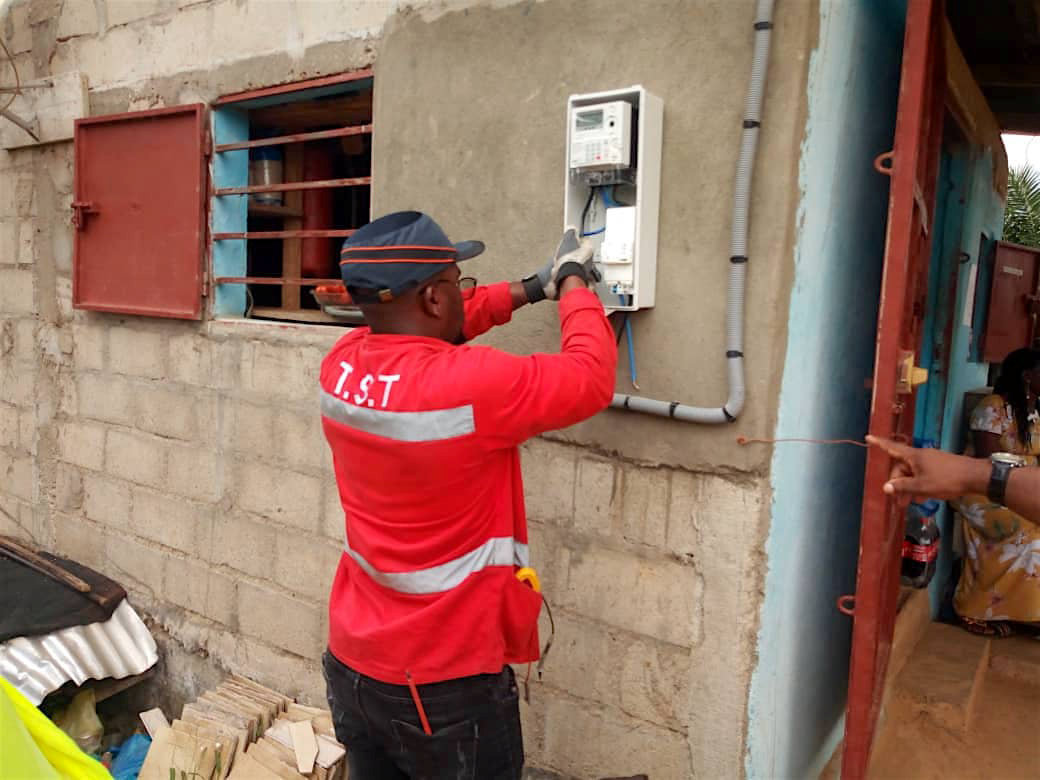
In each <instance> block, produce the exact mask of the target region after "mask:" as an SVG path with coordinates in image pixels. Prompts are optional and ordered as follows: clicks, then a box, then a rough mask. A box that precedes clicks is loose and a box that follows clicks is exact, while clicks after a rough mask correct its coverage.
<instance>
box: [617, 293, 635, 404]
mask: <svg viewBox="0 0 1040 780" xmlns="http://www.w3.org/2000/svg"><path fill="white" fill-rule="evenodd" d="M618 300H620V301H621V305H622V306H627V305H628V304H629V303H630V302H631V300H627V301H626V300H625V296H624V295H619V296H618ZM625 342H626V343H627V344H628V377H629V379H631V380H632V387H634V388H635V389H636V390H638V389H639V385H638V384H637V383H636V378H637V376H636V344H635V339H634V338H633V337H632V321H631V320H630V319H629V317H628V314H627V313H626V315H625Z"/></svg>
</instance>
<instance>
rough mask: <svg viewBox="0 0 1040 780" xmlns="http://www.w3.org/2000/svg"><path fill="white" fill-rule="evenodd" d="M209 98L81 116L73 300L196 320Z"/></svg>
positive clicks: (101, 307) (79, 304)
mask: <svg viewBox="0 0 1040 780" xmlns="http://www.w3.org/2000/svg"><path fill="white" fill-rule="evenodd" d="M204 109H205V107H204V106H203V105H202V104H196V105H190V106H176V107H174V108H161V109H157V110H154V111H138V112H134V113H129V114H114V115H111V116H98V117H90V118H88V119H80V120H77V122H76V132H75V154H76V170H75V192H76V199H75V201H74V202H73V204H72V207H73V224H74V225H75V227H76V243H75V257H74V260H73V277H72V278H73V283H72V302H73V305H74V306H75V307H76V308H80V309H93V310H95V311H107V312H119V313H122V314H144V315H149V316H153V317H177V318H180V319H199V318H200V317H201V316H202V294H203V289H202V284H203V278H204V277H203V266H202V263H203V258H204V257H205V251H204V250H205V241H206V231H205V195H206V188H205V182H206V171H205V154H204V146H203V140H204V137H205V127H204V124H203V119H204V116H205V113H204Z"/></svg>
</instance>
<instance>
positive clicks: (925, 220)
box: [841, 0, 946, 780]
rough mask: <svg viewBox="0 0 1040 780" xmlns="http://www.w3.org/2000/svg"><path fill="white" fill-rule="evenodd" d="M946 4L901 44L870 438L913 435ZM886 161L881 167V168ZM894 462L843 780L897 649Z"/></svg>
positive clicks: (868, 483)
mask: <svg viewBox="0 0 1040 780" xmlns="http://www.w3.org/2000/svg"><path fill="white" fill-rule="evenodd" d="M943 20H944V12H943V2H942V0H909V3H908V8H907V18H906V33H905V37H904V40H903V66H902V74H901V76H900V85H899V104H898V110H897V115H896V131H895V144H894V147H893V150H892V152H891V153H890V154H889V155H883V157H886V156H887V157H890V158H891V168H890V169H889V170H888V171H887V172H888V173H890V175H891V177H892V184H891V189H890V191H889V207H888V236H887V239H886V244H885V266H884V276H883V280H882V289H881V301H880V308H879V311H878V336H877V353H876V357H875V364H874V398H873V403H872V407H871V416H870V432H871V433H873V434H876V435H879V436H889V437H891V436H893V435H898V434H901V435H903V436H905V437H907V439H908V440H909V439H910V438H911V437H912V436H913V429H914V394H913V388H912V385H910V384H907V383H905V382H901V381H900V376H901V373H902V372H901V370H900V369H901V367H907V368H908V367H910V366H912V362H910V361H913V359H914V355H915V353H916V351H917V349H918V346H919V344H920V338H921V326H922V322H923V319H924V305H925V299H926V294H927V289H928V265H929V258H930V255H931V239H932V229H933V224H932V222H933V215H934V213H935V187H936V179H937V176H938V170H939V154H940V151H941V145H942V125H943V119H944V116H945V113H944V112H945V107H944V96H945V77H946V65H945V58H944V50H943V26H942V25H943ZM881 163H882V159H881V158H879V160H878V163H877V164H878V167H879V169H880V168H881ZM889 469H890V461H889V459H888V457H887V456H885V455H884V454H883V453H880V452H878V451H877V450H873V449H872V450H871V451H870V452H869V454H868V456H867V467H866V479H865V484H864V495H863V514H862V525H861V528H860V543H859V567H858V571H857V579H856V596H855V606H854V607H853V608H852V609H851V610H849V607H848V606H846V607H845V609H846V610H849V611H851V612H852V613H853V614H854V616H855V617H854V621H855V622H854V624H853V629H852V657H851V661H850V668H849V699H848V710H847V716H846V721H845V745H844V754H843V757H842V770H841V777H842V780H860V778H862V777H863V776H864V775H865V774H866V770H867V764H868V760H869V757H870V747H871V744H872V742H873V738H874V728H875V726H876V724H877V717H878V712H879V710H880V705H881V696H882V693H883V691H884V684H885V671H886V669H887V666H888V656H889V651H890V650H891V647H892V631H893V629H894V627H895V616H896V608H897V600H898V596H899V569H900V546H901V542H902V539H903V529H904V516H903V514H902V512H901V511H900V510H899V509H898V507H896V506H895V505H894V503H893V502H892V501H889V500H888V499H887V498H886V496H885V495H884V493H883V492H882V486H883V485H884V483H885V481H886V479H887V478H888V474H889Z"/></svg>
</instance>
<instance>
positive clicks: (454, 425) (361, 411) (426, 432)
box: [321, 390, 477, 441]
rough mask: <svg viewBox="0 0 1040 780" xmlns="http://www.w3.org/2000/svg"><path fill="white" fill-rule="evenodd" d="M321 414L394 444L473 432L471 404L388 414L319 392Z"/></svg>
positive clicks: (439, 439) (451, 437)
mask: <svg viewBox="0 0 1040 780" xmlns="http://www.w3.org/2000/svg"><path fill="white" fill-rule="evenodd" d="M321 413H322V414H323V415H325V416H326V417H328V418H330V419H333V420H335V421H336V422H340V423H343V424H344V425H347V426H349V427H351V428H355V429H357V430H359V431H364V432H365V433H371V434H373V435H375V436H382V437H383V438H385V439H394V440H396V441H441V440H442V439H454V438H455V437H456V436H465V435H467V434H470V433H473V432H474V431H475V430H476V429H477V428H476V424H475V423H474V422H473V406H472V405H471V404H467V405H466V406H457V407H455V408H454V409H433V410H430V411H428V412H388V411H386V410H385V409H369V408H367V407H364V406H356V405H354V404H351V403H347V402H346V401H344V400H343V399H342V398H337V397H336V396H334V395H332V394H331V393H328V392H325V391H324V390H323V391H322V393H321Z"/></svg>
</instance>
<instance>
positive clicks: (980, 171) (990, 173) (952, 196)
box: [915, 144, 1004, 617]
mask: <svg viewBox="0 0 1040 780" xmlns="http://www.w3.org/2000/svg"><path fill="white" fill-rule="evenodd" d="M993 168H994V160H993V154H992V152H990V151H988V150H982V149H981V148H978V147H970V146H967V145H966V144H953V145H948V146H947V147H946V148H945V149H944V150H943V164H942V168H941V171H940V178H939V189H938V198H937V203H936V217H935V225H936V238H935V240H934V241H933V246H932V259H931V267H930V269H929V276H928V286H929V290H928V310H927V316H926V319H925V323H924V329H923V335H922V343H921V350H920V365H926V366H928V367H929V374H930V375H929V380H928V383H927V384H926V385H924V386H923V387H922V388H920V389H919V390H918V393H919V395H918V402H917V419H916V426H915V438H916V439H917V443H918V444H920V445H922V446H936V447H940V448H942V449H944V450H948V451H951V452H961V451H963V449H964V445H965V441H966V436H967V431H966V430H965V428H964V424H963V420H964V393H965V392H967V391H968V390H975V389H977V388H979V387H983V386H985V384H986V378H987V374H988V371H989V365H988V364H987V363H977V362H973V361H972V359H971V357H972V354H971V353H972V344H973V342H974V340H975V338H976V335H977V334H975V332H974V330H973V324H974V323H973V317H972V315H973V310H972V306H973V303H974V300H975V284H976V283H977V280H978V279H979V273H978V264H979V255H980V248H981V246H982V244H983V239H984V238H985V239H986V240H987V241H992V240H994V239H996V238H999V236H1000V234H1001V230H1002V228H1003V222H1004V199H1003V197H1002V196H1001V195H1000V194H998V193H997V192H996V191H995V190H994V188H993V180H994V170H993ZM983 283H985V282H983ZM951 293H953V294H951ZM951 322H952V328H950V329H949V331H948V330H947V328H946V325H947V323H951ZM948 333H949V334H950V335H947V334H948ZM950 336H952V338H950ZM947 339H949V340H950V343H949V344H948V345H947V344H946V343H945V341H946V340H947ZM946 350H949V365H948V366H944V365H943V363H944V360H943V359H942V356H943V355H944V353H945V351H946ZM938 523H939V528H940V532H941V533H942V546H941V548H940V553H939V561H938V567H937V571H936V575H935V577H934V578H933V580H932V583H931V585H930V586H929V596H930V599H931V605H932V615H933V617H938V616H939V613H940V605H941V601H942V595H943V590H944V588H945V586H946V583H947V581H948V580H949V577H950V575H951V569H952V566H953V552H952V547H951V542H952V540H953V530H954V526H953V517H952V513H951V512H950V511H949V509H948V507H947V506H946V505H945V504H944V505H943V507H942V509H941V510H940V512H939V515H938Z"/></svg>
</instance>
